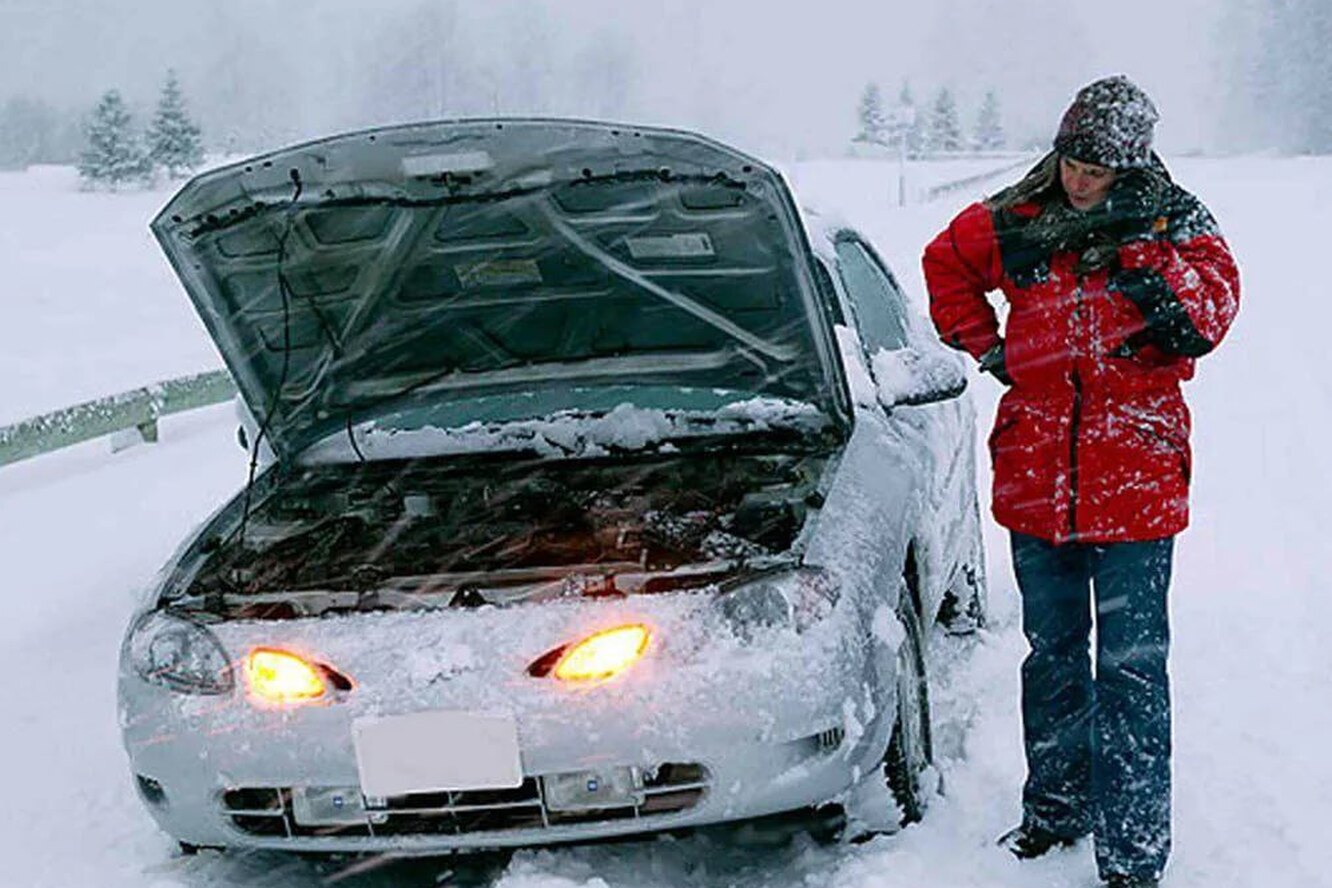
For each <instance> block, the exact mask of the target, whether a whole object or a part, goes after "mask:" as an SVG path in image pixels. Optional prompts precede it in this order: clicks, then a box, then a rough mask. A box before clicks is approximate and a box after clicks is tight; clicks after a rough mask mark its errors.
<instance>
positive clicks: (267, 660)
mask: <svg viewBox="0 0 1332 888" xmlns="http://www.w3.org/2000/svg"><path fill="white" fill-rule="evenodd" d="M245 681H246V684H248V685H249V688H250V694H251V695H252V696H254V697H256V698H258V699H259V700H260V701H261V702H264V703H276V704H289V703H309V702H310V701H312V700H318V699H319V698H320V697H322V696H324V694H325V693H326V692H327V690H328V688H327V686H326V685H325V684H324V678H323V676H322V675H320V673H319V670H318V669H317V668H316V667H315V666H313V665H311V664H310V663H308V662H306V661H305V660H303V659H301V658H300V657H298V656H296V655H295V654H289V653H287V652H286V651H278V650H272V649H271V648H255V649H254V650H252V651H250V655H249V656H248V657H246V658H245Z"/></svg>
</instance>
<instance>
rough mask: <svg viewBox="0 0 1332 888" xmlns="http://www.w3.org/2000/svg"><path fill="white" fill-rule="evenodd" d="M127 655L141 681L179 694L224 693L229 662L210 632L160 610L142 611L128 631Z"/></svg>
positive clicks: (228, 688) (228, 679) (227, 688)
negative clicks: (146, 612) (131, 628)
mask: <svg viewBox="0 0 1332 888" xmlns="http://www.w3.org/2000/svg"><path fill="white" fill-rule="evenodd" d="M129 659H130V663H131V664H132V665H133V667H134V671H135V672H137V673H138V675H139V677H140V678H142V679H143V680H144V681H147V682H152V683H153V684H158V685H162V686H163V687H167V688H170V689H171V690H173V691H178V692H180V693H182V694H227V693H230V692H231V689H232V688H233V687H234V686H235V681H234V679H233V678H232V674H231V663H230V662H228V660H227V655H226V652H225V651H224V650H222V645H221V644H219V643H218V641H217V639H216V638H214V637H213V633H211V632H209V631H208V630H207V629H206V628H204V627H203V626H201V625H199V624H198V623H195V622H192V621H190V620H187V619H184V618H183V617H177V616H173V615H171V614H168V613H165V612H163V611H153V612H152V613H149V614H145V615H144V616H143V617H142V618H140V619H139V622H138V623H137V624H136V625H135V626H134V629H133V630H132V631H131V632H130V638H129Z"/></svg>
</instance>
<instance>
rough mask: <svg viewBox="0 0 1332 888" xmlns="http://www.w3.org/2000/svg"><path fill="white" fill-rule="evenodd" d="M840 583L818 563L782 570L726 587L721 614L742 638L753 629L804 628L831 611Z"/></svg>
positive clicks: (799, 629)
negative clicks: (814, 565) (816, 564)
mask: <svg viewBox="0 0 1332 888" xmlns="http://www.w3.org/2000/svg"><path fill="white" fill-rule="evenodd" d="M836 603H837V584H836V582H835V581H834V580H833V579H832V578H831V577H830V576H828V573H827V572H826V571H824V570H822V569H820V568H816V567H801V568H796V569H795V570H782V571H779V572H775V573H771V574H767V575H765V576H761V577H758V578H755V579H752V580H746V581H742V582H740V583H737V584H736V585H735V586H733V587H731V588H729V589H724V590H723V591H722V593H721V595H720V596H719V597H718V599H717V606H718V608H720V610H721V613H722V617H723V618H724V619H725V620H726V622H727V623H728V624H729V625H730V626H731V629H732V631H734V632H735V634H736V635H738V636H740V637H741V638H749V637H750V636H751V635H752V633H753V631H754V629H756V628H762V627H774V628H780V627H791V628H794V629H795V630H796V631H797V632H804V631H805V630H806V629H808V628H809V627H810V626H812V625H814V624H815V623H817V622H818V621H819V620H822V619H823V618H824V617H826V616H827V615H828V614H830V613H832V609H833V605H835V604H836Z"/></svg>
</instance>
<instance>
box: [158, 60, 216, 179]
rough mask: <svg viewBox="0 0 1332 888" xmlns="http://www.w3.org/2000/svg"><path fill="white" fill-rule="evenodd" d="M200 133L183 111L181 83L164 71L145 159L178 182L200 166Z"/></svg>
mask: <svg viewBox="0 0 1332 888" xmlns="http://www.w3.org/2000/svg"><path fill="white" fill-rule="evenodd" d="M202 136H203V133H202V131H201V130H200V129H199V125H198V124H196V123H195V122H194V121H193V120H191V119H190V116H189V114H187V113H186V112H185V100H184V98H182V96H181V94H180V82H179V81H178V80H176V72H175V71H170V70H169V71H167V79H166V83H165V84H163V86H162V96H161V98H159V99H158V100H157V111H156V113H155V114H154V115H153V122H152V123H151V124H150V125H149V127H148V156H149V158H150V159H151V160H152V162H153V164H154V165H156V166H160V167H164V168H165V169H166V171H167V175H168V176H170V177H171V178H173V179H178V178H180V177H181V176H183V175H184V174H185V173H187V172H192V171H194V170H196V169H198V168H199V166H200V165H201V164H202V163H203V138H202Z"/></svg>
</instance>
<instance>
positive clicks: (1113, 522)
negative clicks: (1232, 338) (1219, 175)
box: [923, 183, 1239, 543]
mask: <svg viewBox="0 0 1332 888" xmlns="http://www.w3.org/2000/svg"><path fill="white" fill-rule="evenodd" d="M1162 206H1163V207H1164V210H1163V215H1162V216H1161V217H1160V218H1159V219H1158V220H1157V224H1156V225H1155V226H1154V227H1153V229H1152V231H1151V233H1150V234H1149V235H1148V236H1146V237H1143V238H1140V239H1136V240H1131V241H1127V242H1124V243H1122V244H1118V245H1112V249H1115V251H1116V252H1117V255H1116V256H1114V259H1113V261H1112V262H1111V263H1110V264H1109V266H1108V267H1102V268H1098V269H1096V270H1091V271H1087V270H1085V268H1080V267H1079V261H1080V258H1081V254H1080V253H1078V252H1075V251H1073V250H1061V249H1058V248H1053V249H1051V250H1050V251H1049V253H1048V255H1042V256H1038V257H1035V261H1033V256H1032V255H1031V244H1032V239H1031V238H1028V237H1024V236H1023V234H1024V229H1025V228H1026V226H1028V225H1030V224H1031V223H1032V222H1033V220H1036V219H1038V218H1039V217H1040V215H1041V213H1042V212H1044V210H1043V209H1042V205H1041V204H1038V203H1033V202H1027V203H1019V204H1016V205H1014V206H1011V207H1007V208H998V207H991V206H990V205H988V204H985V203H976V204H973V205H971V206H969V207H967V208H966V209H965V210H963V211H962V212H961V213H960V214H959V215H958V216H957V217H956V218H955V219H954V220H953V221H952V223H951V224H950V225H949V226H948V227H947V228H946V229H945V230H944V231H943V232H941V233H940V234H939V235H938V237H936V238H935V239H934V241H933V242H931V243H930V244H929V246H928V247H926V249H925V255H924V260H923V261H924V269H925V278H926V283H927V286H928V289H929V293H930V314H931V317H932V318H933V320H934V324H935V327H936V328H937V329H938V331H939V334H940V336H941V338H942V339H943V340H944V341H945V342H946V343H948V344H950V345H953V346H955V347H957V348H961V349H964V350H966V351H967V352H969V353H970V354H971V355H972V356H973V357H976V358H979V357H980V356H981V355H982V354H984V353H985V352H986V351H988V350H989V349H990V348H991V347H993V346H994V345H996V344H998V343H999V342H1000V341H1001V338H1000V333H999V322H998V319H997V317H996V314H995V311H994V309H993V307H992V306H991V305H990V303H989V302H988V301H987V300H986V298H985V294H986V293H987V292H989V291H991V290H1001V291H1002V292H1003V294H1004V296H1005V298H1006V299H1007V301H1008V304H1009V314H1008V318H1007V321H1006V324H1005V331H1004V337H1003V340H1002V341H1003V342H1004V343H1005V352H1006V368H1007V371H1008V374H1009V375H1010V376H1011V378H1012V380H1013V385H1012V388H1010V389H1009V390H1008V391H1007V392H1006V393H1005V394H1004V396H1003V398H1002V400H1001V401H1000V404H999V411H998V415H997V416H996V419H995V426H994V430H993V432H992V433H991V434H990V438H989V446H990V453H991V457H992V461H993V465H994V497H993V510H994V516H995V519H996V520H997V521H998V522H999V523H1000V524H1002V525H1004V526H1005V527H1008V528H1010V529H1012V530H1016V531H1019V532H1021V533H1025V534H1030V535H1032V536H1037V537H1041V538H1043V539H1046V540H1051V541H1053V542H1055V543H1063V542H1067V541H1074V540H1075V541H1078V542H1092V543H1097V542H1122V541H1132V540H1149V539H1157V538H1160V537H1165V536H1170V535H1173V534H1175V533H1178V532H1179V531H1181V530H1183V529H1184V528H1185V527H1186V526H1187V524H1188V489H1189V477H1190V470H1191V463H1192V456H1191V452H1190V449H1189V427H1190V420H1189V411H1188V408H1187V406H1186V405H1185V403H1184V398H1183V395H1182V394H1181V392H1180V385H1179V384H1180V382H1182V381H1183V380H1186V379H1189V378H1191V377H1192V375H1193V368H1194V357H1196V356H1198V355H1201V354H1204V353H1206V352H1207V351H1210V350H1211V349H1212V348H1214V347H1215V346H1216V345H1217V344H1218V343H1219V342H1220V341H1221V338H1222V337H1223V336H1224V335H1225V333H1226V330H1227V329H1228V328H1229V326H1230V324H1231V322H1232V321H1233V320H1234V317H1235V314H1236V311H1237V310H1238V308H1239V273H1238V270H1237V269H1236V266H1235V261H1234V259H1233V257H1232V256H1231V254H1230V250H1229V248H1228V247H1227V246H1226V243H1225V241H1224V239H1223V238H1222V237H1221V234H1220V231H1219V230H1218V228H1217V225H1216V222H1215V220H1214V219H1213V218H1212V216H1211V214H1210V213H1209V212H1208V211H1207V209H1206V207H1204V206H1203V205H1202V203H1201V202H1200V201H1199V200H1198V199H1197V198H1195V197H1194V196H1193V195H1191V194H1189V193H1188V192H1187V191H1185V190H1184V189H1182V188H1180V187H1179V186H1177V185H1175V184H1173V183H1170V184H1169V185H1168V192H1167V200H1166V201H1165V203H1164V204H1163V205H1162ZM1084 266H1085V261H1084ZM1116 268H1118V269H1119V270H1120V271H1119V273H1120V274H1122V273H1123V270H1129V269H1138V270H1139V271H1136V272H1131V273H1130V274H1132V275H1137V276H1138V278H1139V279H1140V280H1144V281H1146V282H1148V284H1149V287H1148V289H1149V290H1151V291H1153V296H1152V299H1151V300H1150V301H1149V302H1147V303H1146V304H1143V305H1142V307H1139V303H1142V302H1143V300H1141V299H1139V300H1138V302H1135V301H1133V300H1130V299H1129V298H1128V297H1127V296H1125V295H1123V293H1121V292H1120V291H1119V290H1117V289H1112V288H1110V287H1108V286H1107V285H1108V284H1109V283H1111V280H1112V279H1111V277H1110V274H1111V272H1113V271H1115V269H1116ZM1148 319H1151V321H1152V330H1153V333H1152V335H1153V339H1154V342H1153V344H1148V345H1145V346H1141V347H1136V348H1134V347H1132V346H1134V345H1135V344H1136V343H1138V342H1140V341H1141V339H1142V338H1143V336H1145V335H1148V334H1146V333H1144V329H1145V328H1147V327H1148V326H1149V325H1148ZM1134 334H1137V336H1136V337H1135V335H1134ZM1130 337H1133V339H1130ZM1126 341H1128V343H1129V346H1130V347H1126V346H1125V343H1126Z"/></svg>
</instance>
